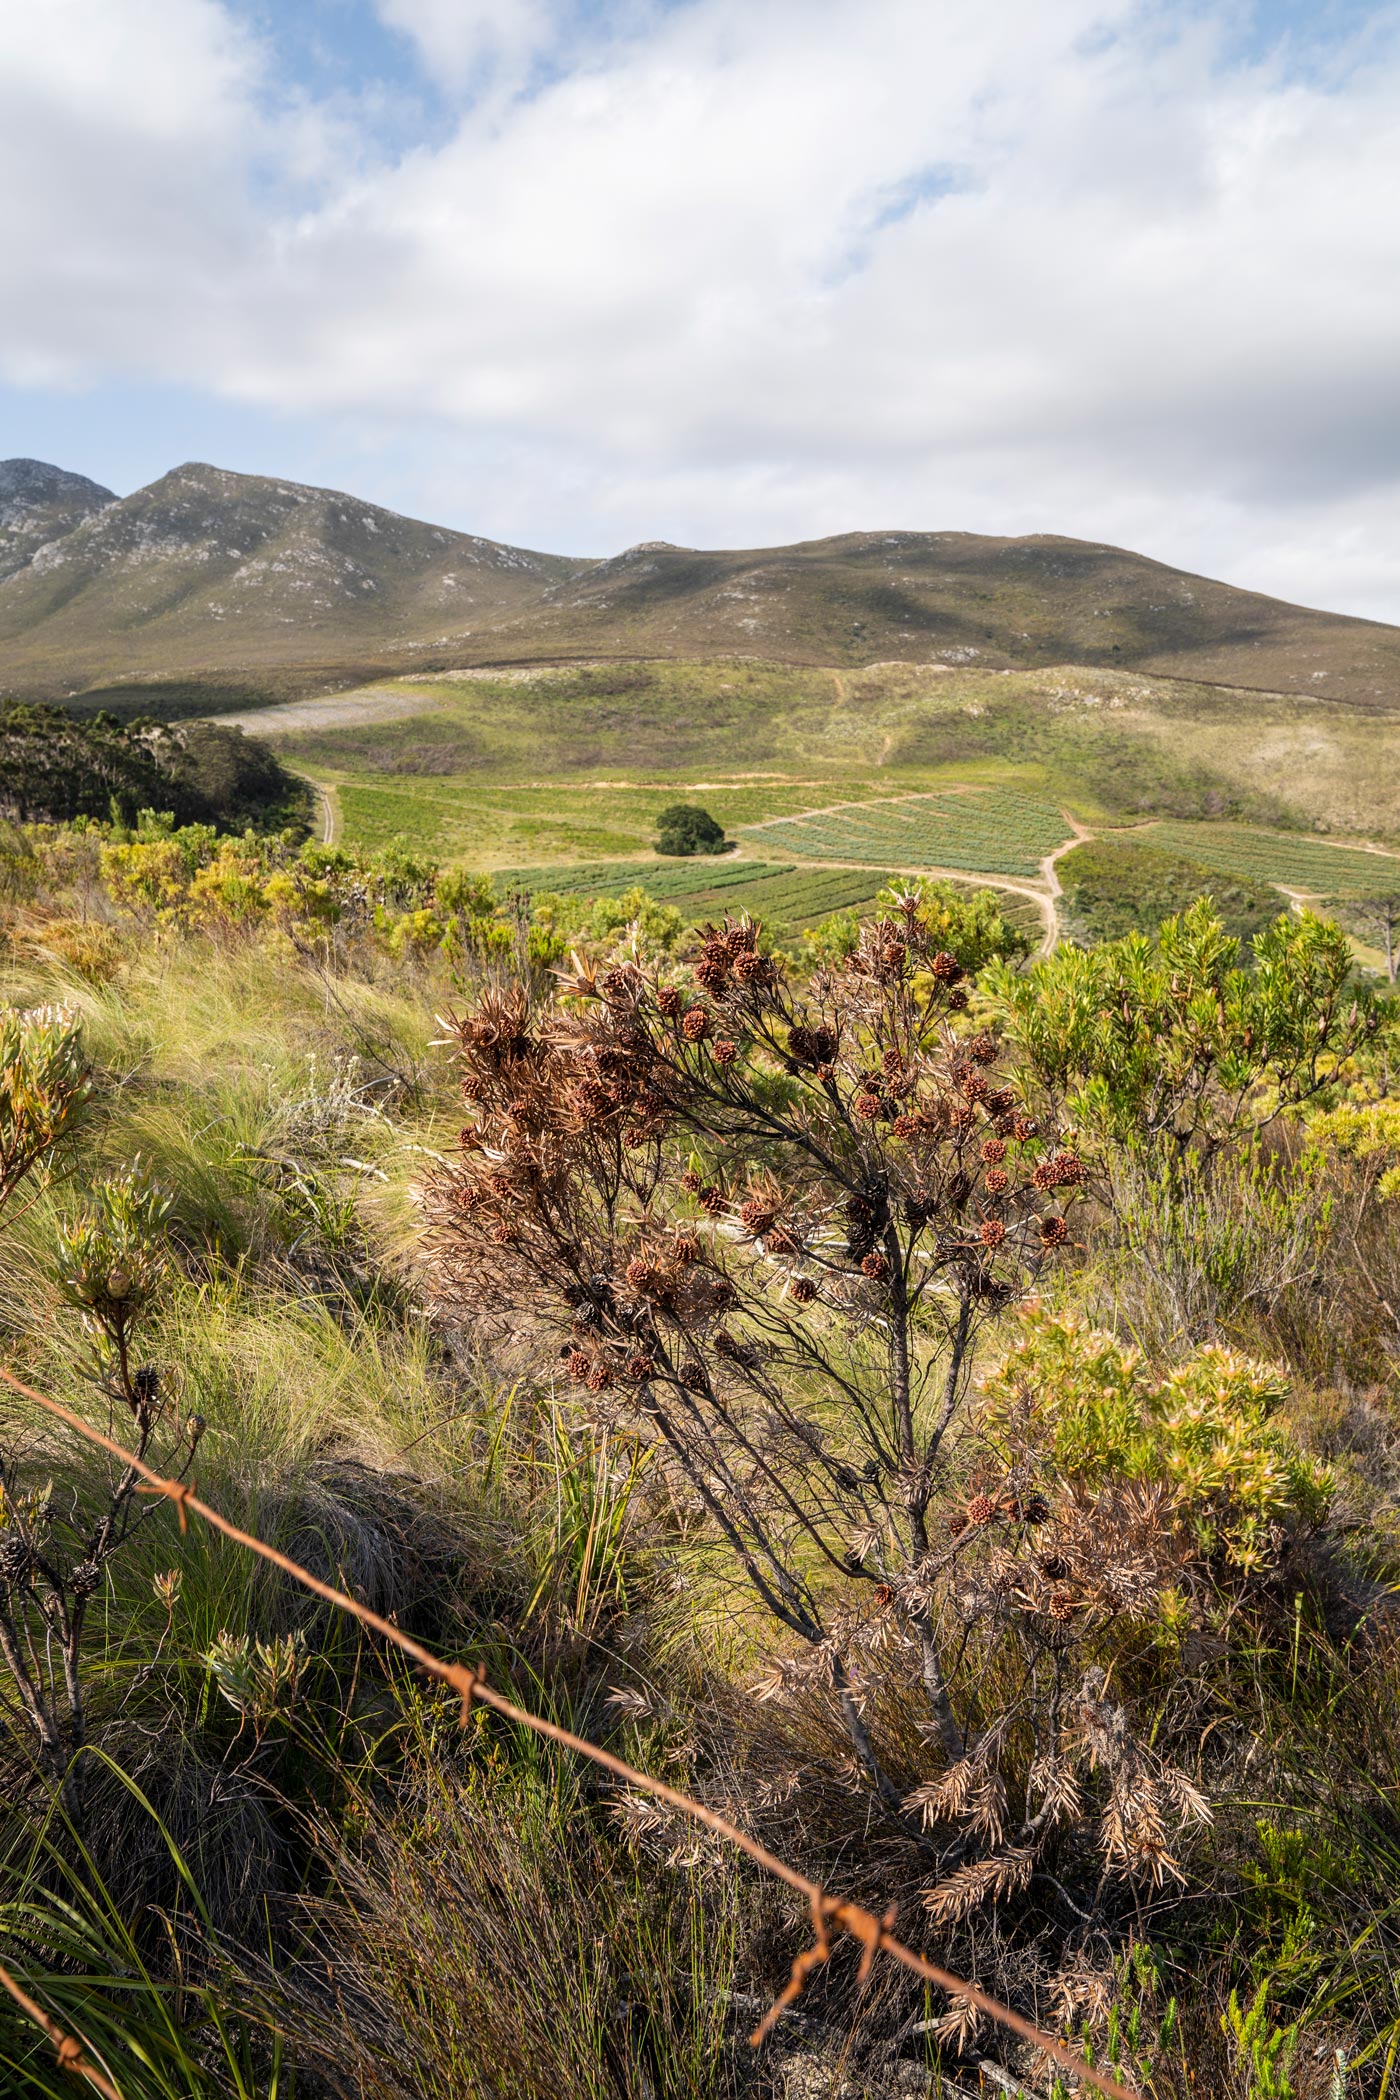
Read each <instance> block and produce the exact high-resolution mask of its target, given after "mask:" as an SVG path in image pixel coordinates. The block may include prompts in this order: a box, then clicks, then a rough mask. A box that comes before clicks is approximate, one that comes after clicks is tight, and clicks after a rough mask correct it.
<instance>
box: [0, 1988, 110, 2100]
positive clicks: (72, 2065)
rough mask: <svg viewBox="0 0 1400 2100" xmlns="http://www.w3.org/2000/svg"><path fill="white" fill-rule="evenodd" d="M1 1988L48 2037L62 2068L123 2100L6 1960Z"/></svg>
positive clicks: (106, 2096)
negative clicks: (15, 1975) (37, 2003)
mask: <svg viewBox="0 0 1400 2100" xmlns="http://www.w3.org/2000/svg"><path fill="white" fill-rule="evenodd" d="M0 1989H4V1990H7V1991H8V1992H9V1994H10V1996H11V1997H12V1998H13V1999H14V2001H15V2004H16V2005H17V2006H18V2007H19V2009H20V2011H21V2012H22V2013H25V2014H27V2015H28V2017H29V2018H30V2019H31V2020H32V2021H33V2022H34V2025H35V2026H36V2027H38V2028H41V2029H42V2030H43V2032H44V2033H45V2034H46V2035H47V2036H48V2038H49V2040H50V2041H51V2042H52V2043H53V2053H54V2055H55V2056H56V2057H57V2059H58V2067H59V2069H60V2070H61V2071H72V2072H74V2073H76V2075H77V2076H78V2077H79V2078H86V2080H87V2082H88V2084H89V2085H90V2086H91V2087H92V2089H93V2091H94V2092H97V2093H101V2095H102V2100H122V2096H121V2094H120V2093H119V2092H118V2090H117V2088H116V2087H115V2086H114V2085H113V2083H112V2081H111V2079H110V2078H109V2077H108V2076H107V2074H106V2072H105V2071H100V2070H99V2069H98V2068H97V2065H96V2064H95V2063H94V2062H93V2061H92V2058H91V2057H90V2056H87V2055H86V2054H85V2053H84V2050H83V2045H82V2043H81V2042H78V2041H75V2040H74V2039H73V2036H72V2035H71V2034H65V2033H64V2031H63V2029H62V2028H61V2027H60V2026H59V2024H58V2022H57V2020H55V2019H54V2018H53V2017H52V2016H51V2015H50V2014H49V2013H46V2012H45V2011H44V2008H43V2006H42V2005H36V2004H35V2002H34V2000H33V1999H32V1998H31V1997H30V1996H29V1993H28V1992H27V1991H25V1990H23V1989H22V1988H21V1987H20V1985H19V1984H17V1983H16V1982H15V1979H14V1977H13V1976H12V1975H11V1974H10V1972H9V1970H8V1969H7V1968H6V1967H5V1965H4V1963H3V1962H0Z"/></svg>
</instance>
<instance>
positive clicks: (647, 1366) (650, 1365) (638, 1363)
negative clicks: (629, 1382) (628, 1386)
mask: <svg viewBox="0 0 1400 2100" xmlns="http://www.w3.org/2000/svg"><path fill="white" fill-rule="evenodd" d="M655 1369H656V1365H655V1363H654V1361H653V1360H652V1358H651V1357H649V1356H641V1355H638V1356H629V1357H628V1359H627V1376H628V1377H629V1378H635V1379H636V1381H637V1382H638V1384H640V1383H641V1382H642V1380H643V1379H646V1378H650V1377H651V1375H652V1373H653V1372H654V1371H655Z"/></svg>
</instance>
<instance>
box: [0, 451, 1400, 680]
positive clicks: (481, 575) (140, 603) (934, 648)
mask: <svg viewBox="0 0 1400 2100" xmlns="http://www.w3.org/2000/svg"><path fill="white" fill-rule="evenodd" d="M621 656H632V657H648V658H665V657H698V656H747V657H753V658H762V659H766V660H769V661H773V660H776V661H779V662H788V663H798V664H801V663H809V664H823V665H828V666H832V667H835V668H838V669H839V668H842V667H845V666H850V667H853V668H854V667H858V666H860V665H862V664H867V663H871V662H877V661H880V662H887V661H890V660H895V661H906V662H911V663H934V664H946V665H950V666H951V665H968V664H976V665H978V666H980V667H981V668H984V669H987V670H999V669H1005V670H1028V669H1035V668H1038V667H1045V666H1050V665H1056V664H1080V665H1111V666H1113V667H1115V668H1118V669H1121V670H1134V671H1138V672H1142V673H1148V674H1152V675H1156V676H1164V677H1170V678H1178V679H1186V680H1196V681H1200V682H1203V683H1208V684H1219V685H1228V686H1233V687H1245V688H1250V687H1252V688H1256V689H1259V690H1262V691H1269V692H1277V693H1297V694H1307V695H1308V696H1309V697H1310V698H1314V699H1316V698H1319V697H1320V698H1325V699H1332V700H1339V701H1344V702H1347V703H1350V704H1351V705H1353V706H1357V705H1360V706H1366V707H1379V708H1390V707H1396V706H1400V629H1397V628H1395V627H1390V626H1385V625H1382V624H1380V623H1379V622H1376V621H1369V620H1360V619H1352V618H1349V617H1346V616H1344V615H1341V614H1337V613H1327V612H1317V611H1310V610H1308V609H1306V608H1303V607H1300V606H1295V605H1288V604H1285V603H1283V602H1281V601H1280V600H1278V599H1274V598H1268V597H1264V596H1262V595H1260V594H1259V593H1257V592H1253V591H1244V590H1239V589H1236V588H1234V587H1233V586H1231V585H1228V584H1223V583H1216V582H1212V581H1211V580H1210V579H1208V578H1205V577H1200V576H1194V575H1191V574H1189V573H1187V572H1185V571H1183V570H1180V569H1174V568H1171V567H1168V566H1167V565H1165V564H1164V563H1161V562H1156V561H1152V560H1149V559H1147V558H1146V557H1145V556H1142V555H1139V554H1134V553H1130V552H1127V551H1126V550H1124V549H1122V548H1118V547H1112V546H1105V545H1102V544H1099V543H1096V542H1092V541H1084V540H1074V539H1064V538H1060V537H1057V536H1054V535H1048V534H1036V535H1032V536H1030V537H1025V538H996V537H989V536H985V535H981V534H975V533H962V532H905V531H899V532H864V533H848V534H843V535H839V536H837V537H835V538H830V539H822V540H809V541H803V542H800V543H799V544H797V545H794V546H790V547H768V548H758V549H748V550H728V551H724V550H721V551H699V550H696V549H692V548H684V547H675V546H671V545H669V544H667V543H665V542H660V541H655V542H648V543H645V544H643V545H640V546H636V547H630V548H628V549H627V550H626V551H625V552H623V553H621V554H618V555H614V556H612V557H611V558H609V559H606V560H583V559H576V558H570V557H566V556H561V555H552V554H545V553H539V552H536V551H532V550H529V549H526V548H521V547H512V546H508V545H505V544H503V543H501V542H499V541H496V540H489V539H482V538H479V537H477V536H476V535H474V534H470V533H463V532H454V531H450V530H448V529H447V528H446V527H443V526H436V525H430V524H424V523H421V522H419V521H418V520H415V519H412V518H405V517H400V516H398V515H397V514H396V513H395V512H392V511H388V510H384V509H381V508H379V507H377V506H376V505H374V504H370V503H365V502H362V501H360V500H359V499H358V498H356V497H353V496H347V495H342V494H340V493H338V492H337V491H335V490H331V489H320V488H310V487H305V486H303V485H301V484H299V483H296V482H289V481H280V480H276V479H269V478H266V477H263V476H260V475H252V474H235V473H230V472H227V471H225V470H223V469H221V468H218V467H212V466H206V465H202V464H198V463H192V464H188V465H185V466H181V467H176V468H175V469H173V471H172V472H170V473H168V474H164V475H162V476H161V478H160V479H159V480H158V481H154V482H152V483H151V484H150V485H149V486H148V487H146V488H142V489H138V490H137V491H136V492H135V493H134V494H133V495H130V496H126V497H121V498H119V497H117V496H115V495H114V494H113V492H112V491H111V490H110V489H105V488H102V487H100V486H99V485H98V484H97V483H96V482H93V481H89V480H87V479H86V478H85V477H84V476H82V475H80V474H74V473H69V472H66V471H65V470H63V469H61V468H58V467H54V466H50V465H47V464H46V463H44V462H43V461H38V460H26V459H18V460H9V461H5V462H0V692H7V693H9V694H11V695H14V696H19V697H34V698H44V699H65V700H68V701H70V702H75V703H77V704H79V705H83V706H89V707H90V706H96V705H115V706H117V707H118V708H119V709H122V708H124V709H125V710H126V711H130V710H131V709H132V708H135V707H141V708H143V709H145V710H146V711H149V712H152V713H164V714H170V713H182V712H190V711H195V710H197V709H198V708H199V707H200V706H201V705H220V706H222V705H228V704H231V696H232V704H250V703H256V702H257V701H258V700H271V699H284V698H287V697H289V696H291V695H293V694H298V693H310V692H315V691H318V690H319V691H326V690H332V689H334V688H336V687H338V686H340V685H343V684H359V683H363V682H364V681H365V680H366V679H367V678H373V677H376V676H386V675H394V674H399V673H403V672H407V671H413V670H447V669H452V668H455V667H458V666H464V667H465V666H472V665H486V664H512V663H518V664H527V663H538V662H546V661H561V660H569V659H578V658H609V657H621Z"/></svg>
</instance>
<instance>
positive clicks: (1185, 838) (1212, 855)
mask: <svg viewBox="0 0 1400 2100" xmlns="http://www.w3.org/2000/svg"><path fill="white" fill-rule="evenodd" d="M1142 839H1143V843H1144V844H1146V845H1152V846H1160V847H1162V848H1163V849H1164V850H1166V851H1167V852H1171V853H1179V854H1181V855H1183V856H1185V857H1187V858H1189V859H1191V860H1195V861H1199V862H1200V863H1201V864H1202V865H1203V866H1205V867H1208V868H1219V869H1221V870H1222V871H1223V872H1224V873H1225V874H1227V875H1240V876H1243V877H1245V878H1246V879H1248V880H1250V881H1253V882H1271V883H1276V884H1278V885H1280V886H1281V887H1282V888H1284V889H1289V890H1302V891H1305V892H1306V893H1308V894H1309V895H1311V896H1316V897H1343V896H1358V895H1363V894H1365V893H1367V892H1371V891H1377V890H1388V889H1393V890H1400V856H1397V855H1395V854H1390V853H1368V852H1364V851H1361V850H1359V849H1358V848H1356V847H1349V846H1332V845H1328V844H1326V843H1324V842H1323V841H1320V840H1318V839H1312V838H1306V837H1298V836H1295V835H1294V834H1293V833H1291V832H1286V831H1264V830H1256V829H1254V828H1253V827H1251V826H1249V825H1244V824H1154V825H1153V826H1152V827H1151V828H1150V830H1146V831H1144V832H1143V833H1142Z"/></svg>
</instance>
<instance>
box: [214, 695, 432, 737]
mask: <svg viewBox="0 0 1400 2100" xmlns="http://www.w3.org/2000/svg"><path fill="white" fill-rule="evenodd" d="M437 704H438V703H437V702H436V701H435V700H430V699H428V698H426V697H425V696H424V695H423V694H422V693H399V692H395V691H394V689H393V687H392V686H387V685H370V686H366V687H364V689H363V690H362V691H360V692H357V693H328V694H327V695H326V696H325V698H324V699H321V700H285V701H283V702H282V704H281V705H280V706H279V707H255V708H251V709H250V710H248V712H246V713H244V714H234V715H211V716H210V717H209V719H210V721H211V722H222V723H223V724H224V725H225V726H226V727H227V728H229V729H246V730H247V731H248V733H249V735H250V736H291V735H294V734H301V733H302V732H304V731H306V730H308V729H352V728H357V727H358V726H359V725H360V724H361V723H363V722H395V721H398V720H400V719H401V718H402V717H403V716H405V715H429V714H432V712H433V711H434V709H435V708H436V706H437Z"/></svg>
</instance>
